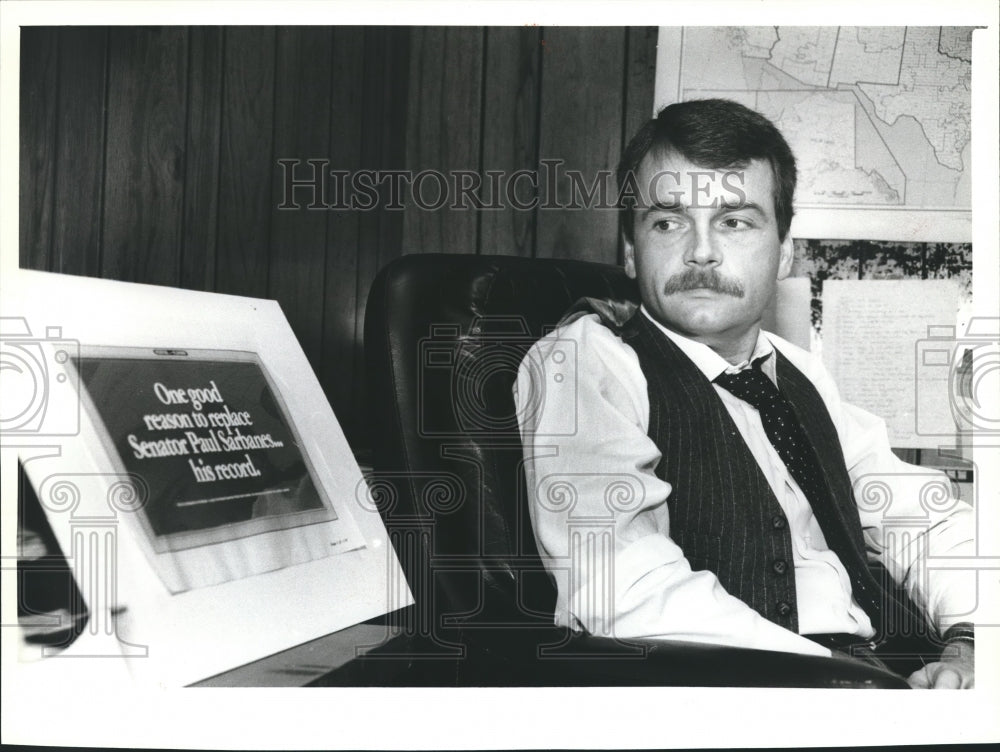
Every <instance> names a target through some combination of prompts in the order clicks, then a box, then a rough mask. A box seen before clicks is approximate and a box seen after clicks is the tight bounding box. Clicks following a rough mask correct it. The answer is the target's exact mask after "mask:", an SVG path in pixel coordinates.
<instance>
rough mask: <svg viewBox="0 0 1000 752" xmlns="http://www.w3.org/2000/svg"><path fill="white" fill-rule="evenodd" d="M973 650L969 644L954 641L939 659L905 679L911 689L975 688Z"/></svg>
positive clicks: (963, 641)
mask: <svg viewBox="0 0 1000 752" xmlns="http://www.w3.org/2000/svg"><path fill="white" fill-rule="evenodd" d="M973 655H974V649H973V645H972V643H971V642H968V641H966V640H961V641H955V642H952V643H950V644H949V645H947V646H946V647H945V649H944V650H943V651H942V653H941V659H940V660H938V661H936V662H934V663H929V664H927V665H926V666H924V667H923V668H922V669H919V670H918V671H914V672H913V673H912V674H911V675H910V678H909V679H907V681H908V682H909V684H910V686H911V687H912V688H913V689H972V688H973V687H974V686H975V661H974V659H973Z"/></svg>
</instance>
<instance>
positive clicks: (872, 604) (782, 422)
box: [715, 355, 884, 628]
mask: <svg viewBox="0 0 1000 752" xmlns="http://www.w3.org/2000/svg"><path fill="white" fill-rule="evenodd" d="M768 357H770V355H767V356H764V357H762V358H758V359H757V360H756V361H754V364H753V368H747V369H745V370H743V371H740V372H739V373H734V374H730V373H723V374H721V375H720V376H718V377H717V378H716V379H715V383H716V384H718V385H719V386H721V387H723V388H724V389H726V390H727V391H729V392H730V393H731V394H733V395H734V396H735V397H738V398H739V399H741V400H743V401H744V402H746V403H748V404H749V405H752V406H753V407H755V408H757V411H758V412H759V413H760V419H761V423H762V424H763V425H764V432H765V433H766V434H767V438H768V440H769V441H770V442H771V444H772V446H774V448H775V450H776V451H777V452H778V456H779V457H781V461H782V462H784V463H785V467H786V468H787V469H788V472H789V474H790V475H791V476H792V478H794V479H795V482H796V483H797V484H798V486H799V488H800V489H802V493H804V494H805V496H806V499H807V500H808V501H809V506H810V507H811V508H812V511H813V514H814V515H815V516H816V520H817V522H819V526H820V529H821V530H822V531H823V537H824V538H825V539H826V542H827V545H829V546H830V550H831V551H833V552H834V553H835V554H837V556H838V557H839V558H840V561H841V563H842V564H843V565H844V568H845V569H846V570H847V573H848V576H849V577H850V579H851V584H852V588H853V593H854V597H855V599H856V600H857V601H858V604H859V605H860V606H861V607H862V608H863V609H864V610H865V611H866V612H867V613H868V616H869V617H870V618H871V619H872V623H873V624H875V625H876V628H877V627H878V626H879V624H880V617H879V614H880V612H881V610H882V603H881V600H882V597H884V593H883V592H882V591H881V588H880V587H879V586H878V585H877V584H876V583H875V581H874V579H873V578H872V576H871V573H870V572H869V571H868V567H867V562H866V561H865V560H864V558H863V555H862V554H860V553H859V552H858V551H857V548H856V547H855V546H854V545H853V544H852V543H851V541H850V539H849V537H848V534H847V531H846V530H845V528H844V525H843V523H842V522H841V521H840V520H839V519H838V518H837V513H836V510H835V509H834V503H833V499H832V498H831V492H830V486H829V484H828V483H827V482H826V479H825V477H824V475H823V470H822V467H821V465H820V462H819V458H818V457H817V456H816V450H815V449H814V448H813V445H812V443H811V442H810V441H809V438H808V436H806V432H805V430H803V428H802V425H801V423H800V422H799V419H798V417H797V416H796V415H795V411H794V410H793V409H792V405H791V403H789V401H788V399H787V398H786V397H785V396H784V395H783V394H782V393H781V392H780V391H779V390H778V387H777V386H775V385H774V382H772V381H771V379H769V378H768V377H767V376H766V375H765V374H764V373H763V372H762V371H761V370H760V365H761V363H763V362H764V361H765V360H767V358H768Z"/></svg>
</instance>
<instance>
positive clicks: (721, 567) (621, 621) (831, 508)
mask: <svg viewBox="0 0 1000 752" xmlns="http://www.w3.org/2000/svg"><path fill="white" fill-rule="evenodd" d="M618 179H619V187H620V195H621V196H623V197H624V199H625V200H624V201H623V203H622V207H621V208H622V220H623V235H624V246H625V270H626V272H627V274H628V275H629V276H630V277H632V278H634V279H635V280H636V281H637V283H638V288H639V293H640V298H641V301H642V304H641V307H640V308H639V309H638V310H634V306H630V305H629V304H623V303H621V302H613V301H587V302H585V304H584V305H583V306H582V307H581V309H580V310H577V311H575V312H574V313H573V314H572V315H569V316H567V317H566V318H565V319H564V321H563V322H562V324H561V326H560V327H559V329H558V330H557V331H556V332H554V333H553V334H551V335H549V336H548V337H545V338H543V339H542V340H540V341H539V342H538V343H536V345H535V346H534V347H533V348H532V350H530V351H529V353H528V355H527V357H526V358H525V360H524V362H523V363H522V365H521V370H520V372H519V374H518V379H517V383H516V385H515V400H516V403H517V408H518V415H519V416H520V420H521V434H522V439H523V441H524V456H525V472H526V480H527V484H528V489H529V496H530V498H531V504H530V510H531V517H532V523H533V525H534V530H535V537H536V540H537V543H538V547H539V550H540V552H541V554H542V557H543V559H544V561H545V562H546V565H547V567H548V569H549V571H550V573H551V574H552V575H553V576H554V577H555V579H556V584H557V588H558V602H557V608H556V619H557V622H559V623H562V624H565V625H568V626H571V627H573V628H576V629H583V630H586V631H590V632H593V633H596V634H609V635H612V634H613V635H615V636H618V637H661V638H664V639H676V640H692V641H701V642H713V643H722V644H729V645H737V646H745V647H750V648H759V649H769V650H780V651H788V652H800V653H809V654H814V655H829V654H830V653H831V650H839V651H843V652H852V653H858V652H860V653H861V654H863V655H866V656H867V657H868V659H869V660H872V661H873V662H878V661H879V660H880V659H881V660H887V659H888V658H889V657H890V654H891V653H892V650H890V649H888V647H887V646H888V645H889V643H884V638H885V637H887V636H888V637H893V638H896V640H897V642H896V644H897V645H903V644H904V642H900V640H904V639H905V638H914V637H916V638H919V637H922V636H923V637H928V638H930V639H929V641H930V642H931V643H934V645H935V647H933V648H931V649H933V650H934V651H935V655H934V656H933V657H932V658H931V659H930V660H931V662H930V663H929V664H928V665H926V666H924V667H923V668H918V669H917V670H915V671H912V673H911V670H910V669H912V668H913V665H910V666H908V667H907V668H906V672H905V674H904V675H909V681H910V684H911V685H912V686H914V687H971V686H972V684H973V646H972V629H971V624H968V623H965V622H961V621H960V616H959V615H960V614H962V613H968V612H969V611H970V610H971V608H972V607H973V604H972V602H971V600H972V598H971V597H970V589H969V585H968V582H967V580H966V579H965V578H967V577H968V576H969V574H970V573H967V572H955V571H945V570H938V571H934V570H932V569H930V570H929V569H928V568H927V567H926V566H925V562H926V560H927V558H929V557H932V556H963V555H964V556H970V555H972V554H973V553H974V550H973V548H972V546H973V541H972V533H971V531H972V512H971V508H970V507H969V506H968V505H966V504H964V503H961V502H958V501H957V500H954V501H951V502H949V503H947V504H943V505H937V506H936V507H935V508H934V509H927V508H925V506H924V505H921V503H920V500H919V498H920V495H921V492H922V491H925V490H926V489H927V488H928V483H929V482H932V481H933V482H936V480H935V479H934V478H933V476H931V475H929V473H928V471H927V470H926V469H924V468H915V467H911V466H908V465H905V464H904V463H902V462H900V461H899V460H898V459H897V458H896V457H895V456H894V455H893V454H892V452H891V451H890V448H889V443H888V438H887V435H886V431H885V426H884V424H883V423H882V422H881V421H880V420H878V419H877V418H875V417H874V416H872V415H870V414H868V413H866V412H864V411H861V410H858V409H857V408H854V407H852V406H850V405H847V404H844V403H842V402H841V401H840V399H839V396H838V394H837V390H836V387H835V385H834V384H833V383H832V381H831V379H830V377H829V375H828V374H827V373H826V372H825V371H824V369H823V367H822V365H821V364H820V363H819V362H818V360H817V359H815V358H814V357H812V356H810V354H809V353H807V352H805V351H803V350H801V349H799V348H796V347H795V346H793V345H791V344H790V343H788V342H786V341H784V340H782V339H781V338H779V337H777V336H775V335H773V334H769V333H765V332H763V331H762V330H761V328H760V322H761V317H762V315H763V312H764V309H765V308H766V307H767V305H768V303H769V301H770V300H771V299H772V298H773V297H774V295H775V291H776V285H777V282H778V281H779V280H781V279H783V278H785V277H787V276H788V274H789V272H790V270H791V265H792V256H793V252H792V239H791V237H790V235H789V227H790V224H791V219H792V196H793V193H794V190H795V179H796V172H795V160H794V157H793V155H792V153H791V150H790V149H789V147H788V145H787V143H786V142H785V140H784V138H783V137H782V136H781V134H780V133H779V131H778V130H777V129H776V128H775V127H774V125H773V124H772V123H771V122H770V121H768V120H767V119H766V118H764V117H762V116H761V115H759V114H758V113H756V112H754V111H752V110H749V109H748V108H746V107H744V106H742V105H740V104H737V103H735V102H731V101H727V100H702V101H691V102H684V103H680V104H674V105H671V106H669V107H667V108H665V109H664V110H663V111H661V112H660V114H659V115H658V116H657V117H656V118H655V119H653V120H651V121H649V123H647V124H646V125H645V126H643V128H642V129H641V130H640V131H639V132H638V133H637V134H636V136H635V137H634V138H633V140H632V141H631V143H630V144H629V146H628V148H627V149H626V151H625V154H624V157H623V159H622V162H621V164H620V165H619V169H618ZM775 385H776V386H777V388H775ZM574 413H575V418H576V421H575V427H576V430H575V431H567V430H565V426H566V425H567V414H571V415H572V414H574ZM872 479H875V480H877V481H878V482H879V483H882V484H884V487H885V488H886V489H887V493H888V494H889V495H890V498H891V503H892V516H893V518H894V519H898V518H902V517H907V516H912V517H913V518H914V519H919V520H922V521H924V523H925V524H924V527H923V530H924V532H923V534H921V535H919V536H905V535H895V531H894V530H893V529H892V527H891V525H889V524H887V523H886V521H885V509H884V508H882V509H879V508H876V507H877V506H878V505H877V504H872V503H864V504H860V505H859V504H858V503H857V502H856V500H855V497H854V492H853V490H852V487H853V486H857V485H859V484H865V483H866V482H870V481H871V480H872ZM863 501H867V500H865V499H863ZM588 526H589V527H588ZM602 541H603V543H602ZM869 562H874V563H877V564H880V565H882V566H884V568H885V570H887V571H888V572H889V573H890V574H891V575H892V578H893V580H895V582H897V583H898V584H899V586H900V588H901V589H902V590H904V591H905V593H906V595H900V594H899V593H893V592H892V590H891V588H887V587H884V586H883V585H884V583H883V582H882V580H881V578H879V577H877V576H874V575H873V574H872V572H871V571H870V570H869V568H868V564H869ZM973 588H974V584H973ZM971 592H973V593H974V590H973V591H971ZM910 599H912V604H911V603H909V602H908V600H910ZM913 604H915V606H916V607H915V608H914V606H913ZM926 642H928V640H924V643H925V644H926ZM876 643H884V644H882V645H881V646H880V647H878V648H877V649H876V650H873V649H872V646H873V645H874V644H876ZM905 644H906V645H907V647H905V648H903V651H904V652H909V653H912V650H913V648H912V645H913V639H909V641H908V642H906V643H905ZM942 648H943V649H942ZM894 650H896V652H897V653H898V652H899V650H900V649H899V648H894ZM924 652H926V650H925V651H924ZM937 653H940V655H937ZM925 660H926V659H925ZM915 665H916V666H920V663H919V662H917V663H916V664H915Z"/></svg>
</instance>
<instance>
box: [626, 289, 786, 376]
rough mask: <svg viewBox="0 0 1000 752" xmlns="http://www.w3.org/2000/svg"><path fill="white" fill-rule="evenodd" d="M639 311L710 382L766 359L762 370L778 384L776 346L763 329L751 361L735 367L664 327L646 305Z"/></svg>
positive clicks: (715, 353) (705, 346)
mask: <svg viewBox="0 0 1000 752" xmlns="http://www.w3.org/2000/svg"><path fill="white" fill-rule="evenodd" d="M639 309H640V310H641V311H642V313H643V315H644V316H645V317H646V318H647V319H649V320H650V321H651V322H653V324H654V325H655V326H656V327H657V328H658V329H659V330H660V331H661V332H663V333H664V334H665V335H666V336H667V337H668V338H669V339H670V341H671V342H673V343H674V344H675V345H677V347H679V348H680V350H681V352H683V353H684V354H685V355H687V356H688V358H690V359H691V361H692V362H693V363H694V364H695V365H696V366H697V367H698V370H699V371H701V372H702V373H703V374H705V378H707V379H708V380H709V381H715V379H716V378H717V377H718V376H720V375H721V374H723V373H739V372H740V371H744V370H746V369H747V368H750V366H751V364H752V363H754V362H756V361H757V360H760V359H761V358H766V360H764V362H763V363H761V366H760V367H761V370H762V371H763V372H764V374H765V375H766V376H767V377H768V378H769V379H771V381H773V382H777V378H776V377H775V366H774V361H775V359H774V358H772V357H770V356H771V354H772V353H773V352H774V345H772V344H771V340H769V339H768V338H767V334H766V333H765V332H764V330H763V329H762V330H760V332H759V333H758V334H757V343H756V344H755V345H754V348H753V354H752V355H751V356H750V358H749V360H744V361H743V362H742V363H738V364H737V365H733V364H732V363H730V362H729V361H727V360H726V359H725V358H723V357H722V356H721V355H719V354H718V353H717V352H715V350H713V349H712V348H711V347H709V346H708V345H705V344H702V343H701V342H695V341H694V340H693V339H689V338H688V337H683V336H681V335H680V334H678V333H677V332H674V331H671V330H670V329H667V327H665V326H663V324H661V323H660V322H659V321H657V320H656V319H654V318H653V317H652V316H651V315H650V314H649V311H647V310H646V306H645V305H642V306H640V307H639Z"/></svg>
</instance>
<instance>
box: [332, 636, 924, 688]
mask: <svg viewBox="0 0 1000 752" xmlns="http://www.w3.org/2000/svg"><path fill="white" fill-rule="evenodd" d="M313 685H314V686H459V687H461V686H480V687H497V686H500V687H539V686H541V687H546V686H552V687H559V686H596V687H603V686H661V687H825V688H854V689H907V688H908V685H907V683H906V682H905V681H904V680H903V679H902V678H901V677H899V676H897V675H896V674H893V673H890V672H888V671H885V670H882V669H880V668H877V667H875V666H871V665H869V664H867V663H864V662H862V661H858V660H855V659H852V658H849V657H846V656H834V657H831V658H823V657H819V656H810V655H799V654H795V653H781V652H775V651H770V650H751V649H748V648H735V647H728V646H724V645H708V644H704V643H696V642H683V641H679V640H671V641H668V640H615V639H609V638H601V637H594V636H591V635H582V634H574V633H573V632H570V631H569V630H567V629H564V628H558V627H545V628H534V627H533V628H527V629H525V628H517V627H504V628H483V627H476V628H468V627H466V628H460V629H455V630H447V631H443V632H442V633H441V635H439V636H438V638H437V639H434V640H431V639H429V638H427V637H414V636H408V635H403V636H400V637H396V638H394V639H393V640H390V641H389V642H387V643H386V644H385V645H383V646H382V647H380V648H377V649H375V650H373V651H371V652H370V653H367V654H366V655H364V656H362V657H360V658H357V659H356V660H354V661H352V662H351V663H350V664H348V665H347V666H345V667H343V668H341V669H339V670H337V671H334V672H331V673H330V674H327V675H326V676H324V677H321V678H320V679H318V680H317V681H315V682H314V683H313Z"/></svg>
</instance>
